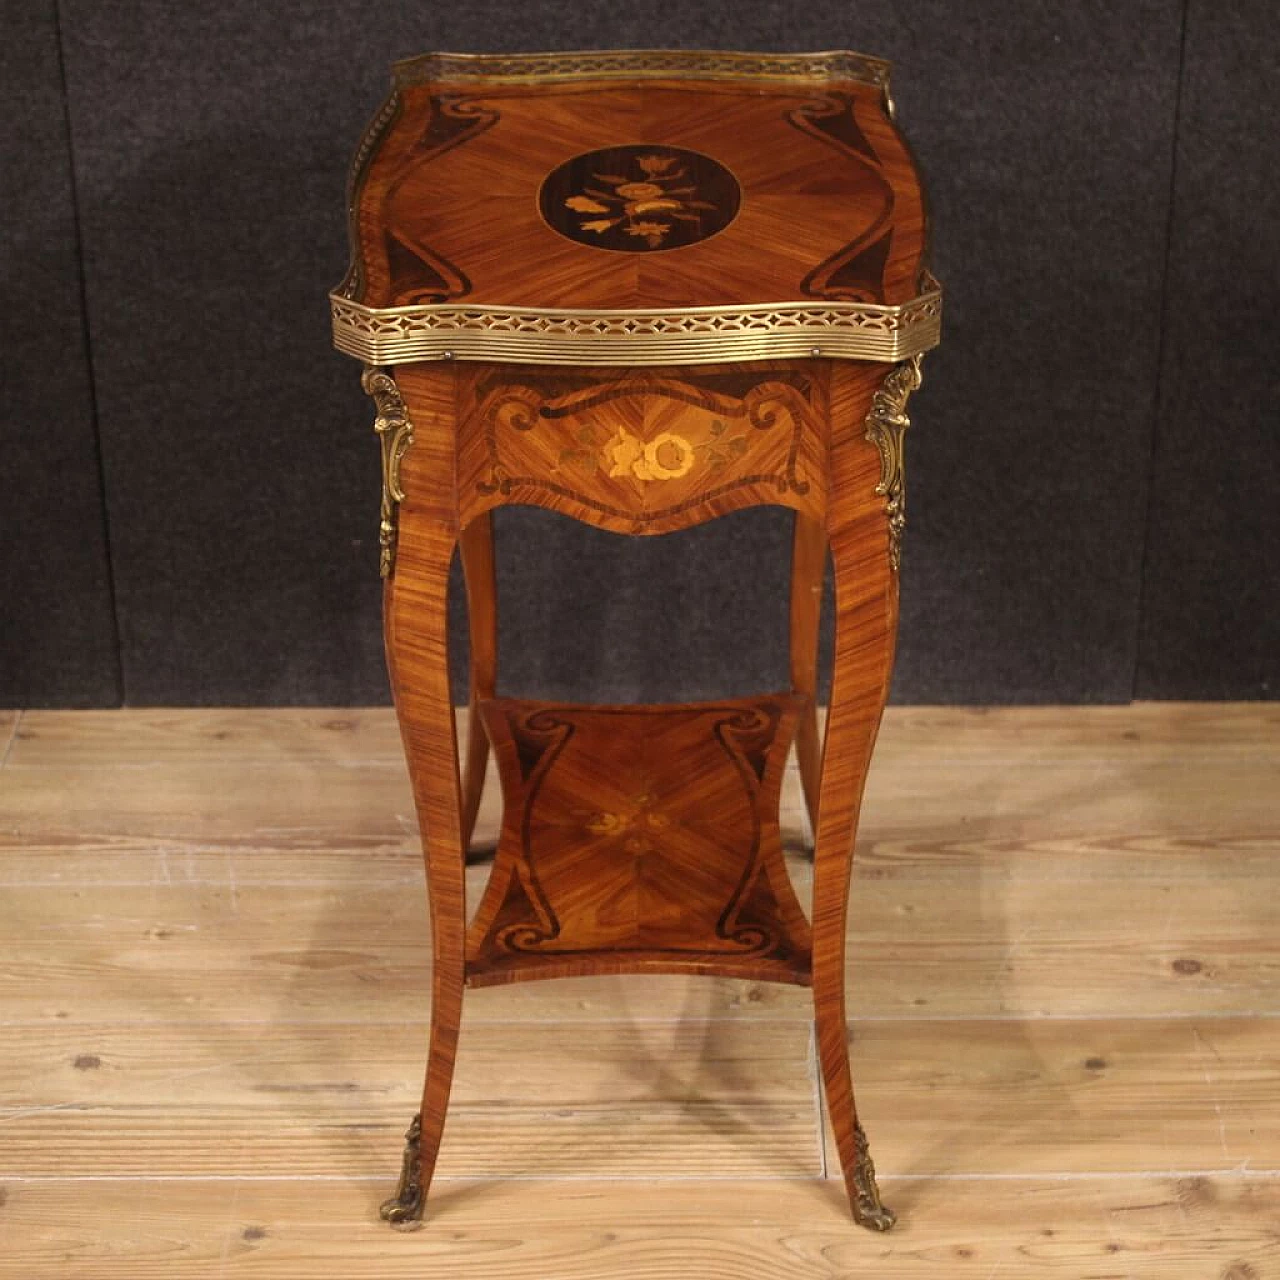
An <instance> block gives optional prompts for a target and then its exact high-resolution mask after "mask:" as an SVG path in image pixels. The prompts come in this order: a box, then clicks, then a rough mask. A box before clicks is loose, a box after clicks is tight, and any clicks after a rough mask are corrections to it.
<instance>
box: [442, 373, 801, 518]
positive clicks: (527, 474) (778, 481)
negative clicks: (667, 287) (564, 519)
mask: <svg viewBox="0 0 1280 1280" xmlns="http://www.w3.org/2000/svg"><path fill="white" fill-rule="evenodd" d="M826 373H827V370H826V366H825V365H824V364H822V363H820V362H814V363H809V364H806V365H805V366H803V367H796V366H790V367H788V366H782V365H776V364H775V365H769V366H763V365H760V366H742V365H737V366H733V367H731V368H723V369H715V368H711V369H708V368H705V367H704V368H700V369H696V370H695V369H690V370H678V369H655V370H644V369H629V370H616V369H615V370H587V369H567V370H555V371H543V370H537V369H529V368H528V367H521V366H493V365H475V366H471V367H468V368H465V369H463V368H460V369H459V370H458V378H459V384H458V400H459V403H458V435H459V439H458V502H459V507H460V513H461V516H462V519H463V520H464V521H466V520H469V519H471V518H472V517H473V516H475V515H478V514H480V513H481V512H482V511H484V510H487V509H489V508H491V507H495V506H501V505H507V504H513V503H529V504H534V505H537V506H545V507H550V508H553V509H555V510H558V511H562V512H564V513H565V514H567V515H571V516H574V517H575V518H577V519H580V520H585V521H587V522H589V523H591V524H595V525H598V526H600V527H602V528H605V529H612V530H614V531H616V532H620V533H632V534H644V533H663V532H666V531H668V530H671V529H676V528H681V527H684V526H686V525H691V524H696V523H698V522H700V521H703V520H709V519H711V518H712V517H714V516H717V515H722V514H724V513H725V512H728V511H733V510H737V509H739V508H741V507H747V506H755V505H759V504H761V503H771V504H778V505H782V506H789V507H793V508H796V509H798V510H800V511H803V512H805V513H806V514H808V515H812V516H815V517H818V518H821V517H822V516H823V515H824V514H825V510H826Z"/></svg>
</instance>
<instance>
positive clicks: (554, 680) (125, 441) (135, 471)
mask: <svg viewBox="0 0 1280 1280" xmlns="http://www.w3.org/2000/svg"><path fill="white" fill-rule="evenodd" d="M1178 21H1179V14H1178V11H1177V7H1176V6H1174V5H1170V4H1167V3H1157V2H1156V0H1146V2H1143V0H1134V2H1132V3H1128V4H1125V5H1123V6H1120V7H1119V8H1118V9H1103V8H1102V7H1101V6H1090V7H1088V8H1087V9H1085V10H1066V11H1062V12H1054V13H1053V14H1052V15H1050V16H1048V17H1046V15H1045V12H1044V11H1043V10H1029V9H1027V8H1026V7H1025V6H1022V5H1019V4H1017V3H1015V2H1014V0H985V2H984V3H977V4H974V5H970V6H965V7H964V9H963V10H958V9H956V8H955V7H954V6H950V5H947V4H944V3H942V0H915V2H914V3H904V4H898V5H892V6H890V5H874V6H872V5H850V4H847V3H830V2H828V3H821V2H819V3H814V4H809V5H806V6H803V7H798V6H794V5H792V4H789V3H788V4H783V3H771V4H752V5H746V4H744V5H738V6H723V7H720V8H718V9H717V8H708V9H704V10H697V9H688V8H684V9H680V8H677V7H675V6H669V5H660V4H657V3H653V2H651V0H650V2H646V3H638V4H633V5H629V6H605V5H586V6H583V5H574V4H569V3H563V2H561V3H549V4H542V5H538V6H527V7H526V6H517V5H514V4H493V3H488V4H486V3H477V4H470V5H467V6H463V7H461V8H455V9H450V10H440V9H431V8H424V7H422V6H420V5H417V4H414V5H409V4H395V5H385V6H379V7H378V8H377V10H376V11H372V10H370V8H369V6H367V5H365V4H356V3H328V4H323V5H312V6H294V7H292V9H291V11H290V16H288V17H282V16H281V11H280V10H279V9H277V8H274V7H270V6H262V5H252V4H248V3H244V2H243V0H233V2H232V3H229V4H227V5H223V6H219V7H217V8H215V9H206V8H202V7H197V6H191V7H175V6H172V5H170V4H167V3H158V2H157V0H147V2H144V3H130V4H127V5H126V4H123V3H101V2H99V3H93V4H90V3H88V0H67V3H65V5H64V23H65V27H66V40H67V50H68V60H69V77H70V83H71V107H72V116H73V126H74V133H75V141H76V144H77V145H76V153H77V161H78V165H79V184H80V191H81V200H82V208H83V216H84V222H83V228H84V236H85V241H86V249H87V258H86V269H87V273H88V288H89V302H90V311H91V318H92V322H93V330H94V336H95V357H96V360H97V367H98V373H99V379H98V386H99V405H100V413H101V421H102V430H103V439H104V449H105V453H106V463H107V476H108V483H109V495H110V511H111V516H112V522H113V523H112V527H113V533H114V541H115V545H116V554H117V579H118V585H119V605H120V611H121V625H122V633H123V638H124V660H125V670H126V689H127V693H128V696H129V698H130V700H132V701H135V702H153V701H162V702H164V701H171V702H272V701H319V702H343V701H366V700H370V699H373V698H378V697H381V696H383V691H384V689H385V680H384V676H383V673H382V668H381V656H380V649H379V637H378V621H379V620H378V609H377V597H378V582H377V579H376V575H375V573H374V571H373V564H374V560H375V557H376V548H375V546H374V529H375V515H376V512H375V508H376V502H377V465H376V447H375V445H374V443H373V439H372V435H371V433H370V431H369V420H370V415H369V411H368V410H367V409H366V408H365V407H364V405H363V403H362V401H361V397H360V395H359V392H358V389H357V385H356V383H357V378H356V374H357V370H356V367H355V365H354V364H352V363H351V362H349V361H347V360H345V359H343V358H341V357H338V356H337V355H334V354H332V353H331V352H330V351H329V349H328V333H327V318H326V312H325V305H324V292H325V289H326V288H327V287H328V286H329V285H331V284H332V283H333V282H335V281H336V280H337V278H338V277H339V275H340V274H341V271H342V269H343V266H344V262H345V244H344V227H343V220H342V204H343V183H344V177H345V170H346V165H347V161H348V157H349V155H350V153H351V151H352V149H353V148H354V146H355V143H356V141H357V138H358V136H359V132H360V128H361V126H362V125H363V122H364V120H365V118H366V117H367V116H368V115H370V114H371V113H372V111H373V109H374V108H375V106H376V105H377V103H378V101H379V100H380V98H381V96H382V94H383V92H384V87H385V85H386V67H387V64H388V63H389V62H390V61H391V60H392V59H393V58H394V57H399V56H405V55H408V54H411V53H416V52H420V51H422V50H426V49H430V48H442V47H443V48H461V49H493V50H503V49H530V48H534V49H536V48H573V47H583V46H587V47H590V46H628V45H629V46H654V45H659V46H661V45H685V46H697V45H704V46H720V47H740V48H781V49H785V48H801V49H803V48H824V47H831V46H841V45H845V46H852V47H855V48H861V49H864V50H866V51H868V52H873V53H877V54H881V55H884V56H888V57H890V58H893V59H895V61H896V62H897V63H898V78H897V84H896V96H897V99H898V103H899V108H900V114H901V118H902V121H903V125H904V127H905V129H906V131H907V133H908V135H909V137H910V138H911V140H912V141H913V143H914V144H915V146H916V148H917V150H918V151H919V153H920V155H921V157H922V159H923V162H924V166H925V170H926V174H927V176H928V177H929V179H930V181H931V187H932V195H933V209H934V219H935V226H936V229H937V252H936V260H937V266H938V269H939V272H940V274H941V275H942V276H943V278H944V280H945V283H946V285H947V288H948V315H947V320H946V331H945V339H944V347H943V349H942V351H941V352H939V353H936V354H935V355H933V356H931V357H930V358H929V359H928V360H927V362H926V388H925V390H924V391H923V392H922V393H921V394H920V395H919V396H918V397H917V399H916V401H915V402H914V403H915V417H916V422H917V426H916V427H915V428H914V429H913V433H912V439H911V441H910V445H909V449H910V483H909V505H910V515H911V523H910V528H909V530H908V543H907V549H906V560H905V576H904V613H903V630H902V643H901V649H900V654H901V657H900V665H899V674H898V679H897V682H896V686H895V693H896V696H898V697H899V698H904V699H911V700H926V699H928V700H944V701H950V700H967V701H1013V700H1031V701H1053V700H1078V699H1085V700H1088V699H1122V698H1126V697H1128V696H1129V693H1130V689H1131V681H1132V672H1133V665H1134V656H1135V655H1134V647H1135V624H1136V618H1135V605H1136V599H1137V572H1138V564H1139V560H1140V555H1141V530H1140V527H1139V521H1140V513H1141V502H1142V488H1141V476H1142V474H1143V467H1144V464H1145V460H1146V459H1147V457H1148V454H1149V440H1148V432H1149V427H1150V421H1149V419H1150V409H1151V402H1152V394H1153V387H1154V379H1155V361H1156V327H1157V320H1158V304H1159V292H1160V281H1161V271H1162V265H1163V254H1164V247H1163V236H1164V229H1165V226H1166V223H1167V209H1166V198H1167V194H1168V181H1169V173H1168V166H1169V158H1170V154H1171V142H1172V139H1171V128H1172V120H1173V102H1174V89H1175V80H1176V63H1177V48H1178V38H1179V30H1178ZM521 522H522V523H521ZM507 523H508V529H509V530H510V529H514V528H518V529H520V530H521V536H519V537H511V536H508V537H506V538H505V540H504V545H503V550H504V552H505V554H504V556H503V569H502V577H501V590H502V593H503V598H504V602H505V603H506V605H507V607H508V609H509V610H510V614H509V616H510V617H511V619H512V638H510V639H509V642H508V643H507V644H506V645H505V647H504V652H505V654H506V656H507V659H508V660H507V667H506V674H507V677H508V679H507V683H508V685H509V687H513V688H517V689H520V688H528V689H533V688H536V687H545V686H548V685H550V686H555V687H557V688H560V689H561V691H565V692H568V691H572V692H577V693H579V694H582V695H589V696H598V697H632V696H653V697H659V696H669V695H673V694H674V693H675V692H676V691H677V690H678V691H679V692H682V693H688V694H695V693H699V692H701V691H703V690H706V691H710V690H711V689H713V688H714V689H717V690H719V689H729V688H732V687H735V686H739V685H741V684H753V683H762V682H768V681H772V680H773V679H774V678H776V677H775V676H774V675H773V673H775V672H777V671H779V670H780V666H781V656H780V653H779V649H778V644H779V640H780V634H779V632H778V630H777V628H776V627H775V626H774V615H770V616H769V617H768V618H767V619H766V618H765V617H764V615H763V614H761V612H760V611H761V610H762V609H767V608H768V606H769V603H770V602H771V601H775V600H777V601H779V602H780V599H781V597H780V592H781V584H782V582H783V580H784V579H783V575H782V568H783V562H784V558H785V554H786V548H787V545H788V535H787V530H786V522H785V521H783V520H779V519H776V518H774V517H773V516H772V515H771V514H770V513H762V514H760V515H759V516H756V515H752V516H744V517H743V518H741V519H740V520H737V521H734V522H727V523H726V524H725V525H724V526H723V528H718V529H715V528H713V529H707V530H704V531H701V532H700V533H698V534H692V535H674V536H673V537H672V538H670V539H659V540H652V541H650V540H642V541H638V542H635V543H630V544H627V545H625V546H623V545H621V544H619V545H618V546H610V545H609V544H608V540H607V539H604V538H602V537H599V536H592V535H590V534H587V533H584V532H582V531H573V532H570V533H565V532H563V531H560V530H557V529H554V528H553V527H552V526H550V525H547V524H544V523H541V522H538V521H536V520H534V519H533V518H532V517H531V516H529V515H528V513H516V514H515V515H514V517H513V519H512V520H511V521H508V522H507ZM682 539H683V540H684V543H685V544H687V545H684V546H682V542H681V540H682ZM762 565H768V568H767V569H764V570H762V568H761V566H762ZM775 566H776V567H775ZM766 592H767V593H772V594H769V595H768V599H767V600H765V599H764V595H765V593H766ZM762 600H764V603H760V602H761V601H762ZM524 637H527V638H528V640H527V644H526V643H524V641H523V638H524ZM695 686H696V687H695Z"/></svg>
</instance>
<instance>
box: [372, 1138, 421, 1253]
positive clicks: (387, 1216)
mask: <svg viewBox="0 0 1280 1280" xmlns="http://www.w3.org/2000/svg"><path fill="white" fill-rule="evenodd" d="M421 1156H422V1117H421V1116H420V1115H416V1116H414V1117H413V1122H412V1123H411V1124H410V1125H409V1131H408V1132H407V1133H406V1134H405V1135H404V1159H403V1163H402V1164H401V1166H400V1182H399V1185H398V1186H397V1187H396V1193H395V1195H393V1196H392V1197H391V1198H390V1199H389V1200H384V1201H383V1202H382V1207H381V1208H380V1209H379V1210H378V1213H379V1215H380V1217H381V1218H382V1220H383V1222H389V1223H390V1224H391V1225H392V1226H393V1227H395V1228H397V1229H398V1230H400V1231H415V1230H417V1228H418V1227H419V1226H420V1225H421V1224H422V1208H423V1204H424V1203H425V1201H426V1194H425V1193H424V1192H423V1190H422V1172H421Z"/></svg>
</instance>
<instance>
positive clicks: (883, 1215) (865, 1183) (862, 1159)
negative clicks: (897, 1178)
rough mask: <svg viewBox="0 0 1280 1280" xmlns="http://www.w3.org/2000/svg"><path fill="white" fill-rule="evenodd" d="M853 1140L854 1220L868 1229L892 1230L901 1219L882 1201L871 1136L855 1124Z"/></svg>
mask: <svg viewBox="0 0 1280 1280" xmlns="http://www.w3.org/2000/svg"><path fill="white" fill-rule="evenodd" d="M853 1140H854V1163H853V1171H852V1176H851V1178H850V1183H851V1185H852V1188H853V1195H852V1197H851V1201H852V1207H853V1220H854V1222H856V1223H857V1224H858V1226H860V1227H866V1228H867V1230H868V1231H888V1230H889V1228H890V1227H892V1226H893V1224H894V1223H895V1222H897V1220H898V1219H897V1216H896V1215H895V1214H894V1212H893V1210H892V1209H888V1208H886V1207H885V1206H884V1204H883V1203H882V1202H881V1200H880V1188H879V1187H878V1186H877V1185H876V1166H875V1164H874V1162H873V1161H872V1159H871V1149H870V1147H869V1146H868V1145H867V1135H866V1134H865V1133H863V1131H862V1126H861V1125H860V1124H855V1125H854V1128H853Z"/></svg>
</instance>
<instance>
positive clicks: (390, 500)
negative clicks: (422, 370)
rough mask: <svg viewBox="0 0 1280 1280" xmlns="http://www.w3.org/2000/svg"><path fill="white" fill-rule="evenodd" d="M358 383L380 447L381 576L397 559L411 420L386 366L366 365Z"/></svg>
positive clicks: (389, 570)
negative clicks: (368, 399)
mask: <svg viewBox="0 0 1280 1280" xmlns="http://www.w3.org/2000/svg"><path fill="white" fill-rule="evenodd" d="M360 385H361V386H362V387H363V388H364V389H365V392H366V394H368V395H370V396H372V397H373V403H374V404H375V406H377V410H378V416H377V417H376V418H375V419H374V422H373V429H374V430H375V431H376V432H377V433H378V442H379V444H380V445H381V446H382V512H381V518H380V520H379V522H378V545H379V548H380V550H379V557H378V563H379V570H380V572H381V574H382V576H383V577H384V578H389V577H390V576H391V571H392V569H394V568H395V560H396V516H397V510H398V507H399V504H400V503H401V502H402V501H403V500H404V490H403V489H401V488H400V462H401V460H402V459H403V458H404V455H405V452H406V450H407V449H408V448H409V446H410V445H411V444H412V443H413V423H412V422H410V421H409V411H408V410H407V409H406V408H405V404H404V398H403V397H402V396H401V394H400V388H399V387H397V386H396V380H395V378H393V377H392V376H391V374H389V373H388V372H387V371H386V370H385V369H379V368H377V367H376V366H374V365H366V366H365V370H364V373H363V374H362V375H361V377H360Z"/></svg>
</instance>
